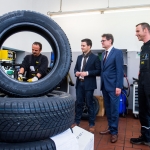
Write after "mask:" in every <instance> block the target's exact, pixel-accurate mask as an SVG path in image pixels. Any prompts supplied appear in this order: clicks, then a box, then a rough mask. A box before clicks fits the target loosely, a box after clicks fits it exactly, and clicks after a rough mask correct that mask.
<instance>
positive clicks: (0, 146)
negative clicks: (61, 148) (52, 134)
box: [0, 139, 56, 150]
mask: <svg viewBox="0 0 150 150" xmlns="http://www.w3.org/2000/svg"><path fill="white" fill-rule="evenodd" d="M0 150H56V146H55V143H54V141H53V140H51V139H47V140H43V141H35V142H27V143H0Z"/></svg>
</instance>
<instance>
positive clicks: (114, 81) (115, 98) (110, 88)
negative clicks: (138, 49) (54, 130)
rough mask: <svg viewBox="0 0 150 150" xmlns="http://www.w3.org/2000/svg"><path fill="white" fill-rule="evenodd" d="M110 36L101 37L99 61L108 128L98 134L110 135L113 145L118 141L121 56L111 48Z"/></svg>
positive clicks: (111, 40)
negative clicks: (100, 58)
mask: <svg viewBox="0 0 150 150" xmlns="http://www.w3.org/2000/svg"><path fill="white" fill-rule="evenodd" d="M113 42H114V38H113V35H112V34H103V35H102V40H101V43H102V47H103V48H104V49H105V52H103V53H102V60H101V90H102V93H103V97H104V104H105V109H106V116H107V120H108V128H107V129H106V130H105V131H101V132H100V134H102V135H104V134H108V133H109V134H111V138H110V141H111V142H112V143H115V142H116V141H117V139H118V122H119V101H120V94H121V89H122V88H123V54H122V51H121V50H119V49H116V48H114V47H113Z"/></svg>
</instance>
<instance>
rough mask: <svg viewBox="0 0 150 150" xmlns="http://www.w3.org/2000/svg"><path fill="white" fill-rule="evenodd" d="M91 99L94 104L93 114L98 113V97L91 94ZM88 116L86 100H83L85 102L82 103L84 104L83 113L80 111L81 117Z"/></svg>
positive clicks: (86, 117) (85, 117)
mask: <svg viewBox="0 0 150 150" xmlns="http://www.w3.org/2000/svg"><path fill="white" fill-rule="evenodd" d="M93 99H94V104H95V115H97V114H98V112H99V107H100V106H99V102H98V99H97V98H96V97H95V96H93ZM88 118H89V114H88V107H87V105H86V100H85V103H84V106H83V113H82V119H88Z"/></svg>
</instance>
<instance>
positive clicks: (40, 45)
mask: <svg viewBox="0 0 150 150" xmlns="http://www.w3.org/2000/svg"><path fill="white" fill-rule="evenodd" d="M33 44H34V45H39V47H40V50H41V49H42V44H41V43H40V42H34V43H33Z"/></svg>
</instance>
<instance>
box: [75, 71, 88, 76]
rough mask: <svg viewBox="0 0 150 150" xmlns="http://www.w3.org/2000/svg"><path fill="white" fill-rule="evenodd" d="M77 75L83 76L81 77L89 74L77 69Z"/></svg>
mask: <svg viewBox="0 0 150 150" xmlns="http://www.w3.org/2000/svg"><path fill="white" fill-rule="evenodd" d="M76 76H77V77H80V76H81V77H85V76H87V72H78V71H77V72H76Z"/></svg>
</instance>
